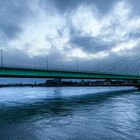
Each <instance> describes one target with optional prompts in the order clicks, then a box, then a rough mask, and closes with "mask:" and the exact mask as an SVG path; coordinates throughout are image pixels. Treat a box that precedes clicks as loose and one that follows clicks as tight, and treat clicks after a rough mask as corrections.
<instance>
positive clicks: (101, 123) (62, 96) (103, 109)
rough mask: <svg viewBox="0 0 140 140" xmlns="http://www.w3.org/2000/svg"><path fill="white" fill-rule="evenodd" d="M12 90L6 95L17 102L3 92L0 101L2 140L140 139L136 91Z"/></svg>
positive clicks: (139, 95)
mask: <svg viewBox="0 0 140 140" xmlns="http://www.w3.org/2000/svg"><path fill="white" fill-rule="evenodd" d="M14 90H15V91H17V89H13V91H11V92H12V94H11V95H9V96H13V95H15V97H12V98H16V99H18V100H16V99H14V100H13V102H12V100H11V98H10V97H9V96H7V93H8V94H9V91H8V90H7V91H6V90H5V89H4V91H5V93H4V92H3V93H2V94H3V95H5V96H3V100H2V97H1V98H0V110H1V111H0V136H1V138H2V140H3V139H4V140H5V139H11V138H12V139H23V140H24V139H29V140H30V139H31V140H32V139H39V140H42V139H44V138H45V139H48V140H55V139H56V140H57V139H61V140H67V139H68V140H71V139H76V140H82V139H83V140H85V139H86V140H91V139H97V140H98V139H99V140H100V139H117V140H118V139H127V140H128V139H139V137H140V130H139V128H140V119H139V116H140V109H139V106H140V93H139V92H137V91H135V92H134V91H130V90H129V91H127V90H125V91H120V92H118V91H114V92H112V90H111V92H109V91H108V92H100V93H98V92H95V91H97V89H95V88H89V89H87V88H49V89H41V88H39V89H38V88H27V89H23V90H22V92H21V91H19V92H17V93H16V94H15V93H14ZM105 91H106V90H105ZM83 92H84V93H83ZM85 92H87V93H88V94H85ZM19 93H20V95H19ZM21 93H22V95H21ZM29 93H30V94H31V95H30V94H29ZM74 94H75V95H74ZM39 95H40V96H39ZM77 95H78V96H77ZM6 97H8V98H6ZM25 97H26V99H27V100H25ZM7 134H8V135H7ZM9 136H11V137H9Z"/></svg>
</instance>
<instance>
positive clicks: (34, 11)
mask: <svg viewBox="0 0 140 140" xmlns="http://www.w3.org/2000/svg"><path fill="white" fill-rule="evenodd" d="M139 6H140V0H0V48H1V49H2V50H3V52H4V63H9V64H21V65H26V64H27V65H29V64H30V65H35V63H36V64H37V65H45V64H46V56H48V58H49V65H50V67H51V66H54V65H56V66H57V67H62V65H63V67H71V68H74V67H75V68H76V63H78V64H79V67H80V68H85V69H89V68H91V67H94V69H97V64H98V63H99V64H100V67H101V66H105V65H107V64H108V63H112V62H116V61H118V60H121V59H122V58H125V57H130V56H134V55H138V54H139V53H140V48H139V47H140V46H139V44H140V8H139ZM137 63H139V62H137ZM133 65H134V64H133ZM139 65H140V64H139ZM137 66H138V64H137ZM134 67H135V69H136V66H134Z"/></svg>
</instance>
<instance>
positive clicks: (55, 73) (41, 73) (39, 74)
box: [0, 66, 140, 80]
mask: <svg viewBox="0 0 140 140" xmlns="http://www.w3.org/2000/svg"><path fill="white" fill-rule="evenodd" d="M0 77H21V78H29V77H30V78H71V79H122V80H140V76H139V75H132V74H113V73H103V72H86V71H66V70H47V69H34V68H24V67H8V66H3V67H0Z"/></svg>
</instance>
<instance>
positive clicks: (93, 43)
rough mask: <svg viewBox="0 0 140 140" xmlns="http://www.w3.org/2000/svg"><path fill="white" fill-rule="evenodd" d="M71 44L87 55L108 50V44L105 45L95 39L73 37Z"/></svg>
mask: <svg viewBox="0 0 140 140" xmlns="http://www.w3.org/2000/svg"><path fill="white" fill-rule="evenodd" d="M71 43H74V44H76V45H77V46H79V47H80V48H82V49H83V50H84V51H86V52H88V53H89V52H90V53H91V52H93V53H96V52H99V51H102V50H109V49H110V44H107V43H105V42H103V41H102V40H99V39H97V38H94V37H88V36H73V37H72V39H71Z"/></svg>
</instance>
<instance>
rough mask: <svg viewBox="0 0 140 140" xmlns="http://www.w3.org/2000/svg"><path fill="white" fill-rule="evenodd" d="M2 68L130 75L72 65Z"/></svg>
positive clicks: (6, 65) (11, 65)
mask: <svg viewBox="0 0 140 140" xmlns="http://www.w3.org/2000/svg"><path fill="white" fill-rule="evenodd" d="M0 68H16V69H32V70H50V71H67V72H69V71H70V72H85V73H104V74H117V75H128V74H123V73H113V72H104V71H101V70H100V71H96V70H92V69H91V70H84V69H78V70H77V69H74V68H72V67H67V68H66V67H65V68H62V67H56V66H49V68H47V67H45V66H41V65H40V66H39V65H36V66H35V65H34V66H33V65H30V66H29V65H13V64H3V65H1V66H0ZM129 75H132V76H137V75H136V74H129Z"/></svg>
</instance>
